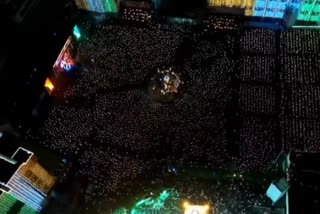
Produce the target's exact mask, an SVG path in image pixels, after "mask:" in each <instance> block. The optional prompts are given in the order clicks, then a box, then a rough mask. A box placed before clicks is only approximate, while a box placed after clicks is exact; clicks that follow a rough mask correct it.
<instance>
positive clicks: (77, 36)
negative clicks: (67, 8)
mask: <svg viewBox="0 0 320 214" xmlns="http://www.w3.org/2000/svg"><path fill="white" fill-rule="evenodd" d="M73 35H74V36H75V37H76V39H77V40H79V39H80V37H81V33H80V30H79V28H78V26H77V25H75V26H74V28H73Z"/></svg>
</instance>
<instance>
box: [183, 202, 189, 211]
mask: <svg viewBox="0 0 320 214" xmlns="http://www.w3.org/2000/svg"><path fill="white" fill-rule="evenodd" d="M189 205H190V204H189V202H188V201H185V202H184V203H183V207H184V208H185V209H186V208H188V207H189Z"/></svg>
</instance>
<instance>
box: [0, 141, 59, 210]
mask: <svg viewBox="0 0 320 214" xmlns="http://www.w3.org/2000/svg"><path fill="white" fill-rule="evenodd" d="M0 170H1V171H2V172H1V174H0V191H1V193H0V214H2V210H14V212H13V211H12V212H13V213H30V212H31V213H37V212H39V211H40V210H41V209H42V206H43V203H44V201H45V199H46V197H47V194H48V193H49V191H50V190H51V188H52V187H53V185H54V183H55V178H54V177H53V176H52V175H50V174H49V173H48V172H47V171H46V170H45V169H44V168H43V167H42V166H41V165H40V164H39V163H38V161H37V158H36V156H35V155H34V154H33V153H32V152H30V151H28V150H26V149H24V148H21V147H20V148H18V149H17V150H16V152H15V153H14V154H13V155H12V157H8V156H5V155H2V154H0ZM25 211H28V212H25ZM29 211H30V212H29ZM4 213H7V211H6V212H4ZM8 213H10V212H9V211H8Z"/></svg>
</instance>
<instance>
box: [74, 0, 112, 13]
mask: <svg viewBox="0 0 320 214" xmlns="http://www.w3.org/2000/svg"><path fill="white" fill-rule="evenodd" d="M75 1H76V5H77V7H78V8H79V9H81V10H87V11H91V12H98V13H108V12H109V13H110V12H111V13H116V12H117V11H118V6H117V5H118V4H117V1H116V0H75Z"/></svg>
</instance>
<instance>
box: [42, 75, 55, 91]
mask: <svg viewBox="0 0 320 214" xmlns="http://www.w3.org/2000/svg"><path fill="white" fill-rule="evenodd" d="M44 87H45V88H46V89H47V90H48V91H49V93H51V92H52V91H53V90H54V85H53V84H52V82H51V80H50V79H49V78H47V79H46V82H45V83H44Z"/></svg>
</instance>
